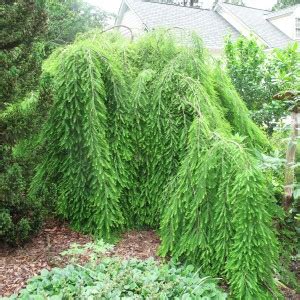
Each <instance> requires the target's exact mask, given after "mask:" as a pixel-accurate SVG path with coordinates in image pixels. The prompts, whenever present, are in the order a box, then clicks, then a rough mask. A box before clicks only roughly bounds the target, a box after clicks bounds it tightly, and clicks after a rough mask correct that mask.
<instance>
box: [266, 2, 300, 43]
mask: <svg viewBox="0 0 300 300" xmlns="http://www.w3.org/2000/svg"><path fill="white" fill-rule="evenodd" d="M296 18H300V7H298V8H297V9H296V10H295V11H294V13H293V14H289V15H282V16H278V17H274V18H270V19H269V21H270V22H271V23H272V24H273V25H275V26H276V27H277V28H279V29H280V30H281V31H282V32H284V33H285V34H286V35H287V36H289V37H290V38H291V39H293V40H295V39H296ZM298 39H299V38H298Z"/></svg>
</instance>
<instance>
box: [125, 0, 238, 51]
mask: <svg viewBox="0 0 300 300" xmlns="http://www.w3.org/2000/svg"><path fill="white" fill-rule="evenodd" d="M125 2H126V4H127V5H128V7H129V8H130V9H131V10H133V11H134V12H135V13H136V14H137V15H138V16H139V18H140V19H141V20H142V21H143V23H144V25H145V27H146V28H147V29H155V28H161V27H163V28H164V27H165V28H177V29H178V31H180V30H181V31H182V30H186V31H190V32H192V31H194V32H196V33H197V34H199V36H200V37H201V38H202V39H203V42H204V44H205V45H206V46H207V47H208V48H214V49H221V48H223V46H224V39H225V37H226V36H227V35H229V34H230V35H231V36H232V38H234V39H236V38H237V37H238V36H239V33H238V31H237V30H236V29H235V28H234V27H232V26H231V25H230V24H229V23H228V22H226V20H224V19H223V18H222V17H221V16H220V15H218V14H217V13H216V12H215V11H213V10H207V9H199V8H191V7H183V6H179V5H172V4H163V3H155V2H144V1H139V0H135V1H134V0H125Z"/></svg>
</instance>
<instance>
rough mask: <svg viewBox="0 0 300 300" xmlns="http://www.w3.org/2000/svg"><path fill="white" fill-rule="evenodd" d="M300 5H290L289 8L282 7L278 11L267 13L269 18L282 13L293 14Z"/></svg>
mask: <svg viewBox="0 0 300 300" xmlns="http://www.w3.org/2000/svg"><path fill="white" fill-rule="evenodd" d="M298 7H300V4H296V5H293V6H289V7H287V8H283V9H280V10H278V11H274V12H270V13H268V14H267V15H266V18H267V19H271V18H276V17H279V16H282V15H287V14H291V13H293V12H294V11H295V9H296V8H298Z"/></svg>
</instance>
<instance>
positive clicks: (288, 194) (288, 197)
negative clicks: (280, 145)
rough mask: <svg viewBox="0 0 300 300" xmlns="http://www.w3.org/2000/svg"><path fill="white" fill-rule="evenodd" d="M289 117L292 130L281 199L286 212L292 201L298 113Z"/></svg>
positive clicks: (299, 118)
mask: <svg viewBox="0 0 300 300" xmlns="http://www.w3.org/2000/svg"><path fill="white" fill-rule="evenodd" d="M291 118H292V120H291V125H292V132H291V138H290V141H289V144H288V148H287V152H286V168H285V186H284V199H283V207H284V209H285V211H286V212H288V211H289V209H290V207H291V203H292V198H293V190H294V177H295V174H294V165H295V158H296V150H297V140H298V137H299V127H300V113H299V112H292V115H291Z"/></svg>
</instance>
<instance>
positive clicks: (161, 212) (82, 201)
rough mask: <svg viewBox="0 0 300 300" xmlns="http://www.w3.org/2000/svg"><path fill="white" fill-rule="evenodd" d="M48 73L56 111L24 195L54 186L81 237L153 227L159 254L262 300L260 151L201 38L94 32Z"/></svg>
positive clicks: (264, 211) (264, 212)
mask: <svg viewBox="0 0 300 300" xmlns="http://www.w3.org/2000/svg"><path fill="white" fill-rule="evenodd" d="M47 69H48V70H49V71H50V73H51V74H52V76H53V80H54V83H55V91H54V96H55V97H54V98H55V103H54V106H53V108H52V110H51V112H50V117H49V120H48V121H47V123H46V126H45V128H44V130H43V142H44V145H45V148H46V149H47V151H46V154H45V157H44V160H43V162H42V164H40V166H39V168H38V170H37V174H36V176H35V180H34V182H33V184H32V193H33V194H34V193H35V194H38V193H40V192H41V191H40V190H41V189H43V187H46V188H47V186H49V185H50V184H53V183H54V184H55V185H56V186H57V190H58V200H57V204H58V208H59V211H60V212H61V214H62V215H63V216H65V217H66V218H67V219H69V220H70V221H71V223H72V224H73V225H74V226H75V227H76V228H78V229H80V230H83V231H86V232H92V233H98V234H99V235H102V236H109V234H110V232H111V231H112V230H114V229H118V228H120V227H122V226H126V227H137V226H138V227H140V226H149V227H151V228H158V227H159V226H160V230H161V238H162V245H161V250H160V251H161V254H162V255H168V254H171V255H172V256H174V257H175V258H178V259H182V260H186V261H189V262H191V263H193V264H195V265H198V266H200V267H201V269H202V271H203V272H206V273H208V274H209V275H213V276H220V275H221V276H224V277H225V278H226V279H227V280H228V282H229V283H230V284H231V288H232V295H233V296H234V297H236V298H239V299H271V298H272V297H273V294H272V293H273V292H274V293H275V289H274V283H273V279H272V274H273V268H274V266H275V263H276V258H277V245H276V239H275V234H274V232H273V230H272V224H271V222H272V215H271V213H270V212H269V211H273V210H269V208H270V207H272V205H274V203H273V199H272V195H270V193H269V191H268V182H267V181H266V179H265V177H264V174H263V173H262V171H261V170H260V169H259V168H258V161H257V159H256V158H255V155H254V153H255V151H256V150H257V149H258V150H260V151H263V150H265V149H268V148H269V147H270V146H269V143H268V141H267V139H266V137H265V135H264V134H263V133H262V132H261V131H260V129H259V128H258V127H257V126H256V125H255V124H254V123H253V122H252V120H251V119H250V118H249V115H248V111H247V109H246V107H245V105H244V103H243V102H242V100H241V99H240V97H239V96H238V94H237V93H236V92H235V91H234V88H233V86H232V84H231V82H230V80H229V79H228V78H227V76H226V75H224V74H223V72H222V70H221V68H220V67H215V64H214V62H213V60H212V59H211V58H210V57H209V56H208V54H207V53H206V51H205V50H204V48H203V46H202V44H201V41H200V40H199V39H198V38H196V37H195V38H193V45H191V46H190V47H182V46H178V45H177V44H176V42H175V41H174V39H173V38H172V37H171V36H170V35H169V34H166V33H165V32H164V33H162V32H154V33H151V34H149V35H145V36H144V37H143V38H142V39H141V40H139V41H137V42H135V43H133V44H131V45H127V44H126V43H124V42H120V43H118V38H116V37H113V38H111V37H107V36H105V35H98V36H97V35H95V34H92V35H88V36H87V37H85V38H84V39H82V40H81V41H77V42H76V43H75V44H74V45H73V46H69V47H68V48H66V49H63V50H60V51H58V52H57V53H56V54H54V55H53V56H52V58H50V60H49V61H48V63H47ZM41 187H42V188H41Z"/></svg>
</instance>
